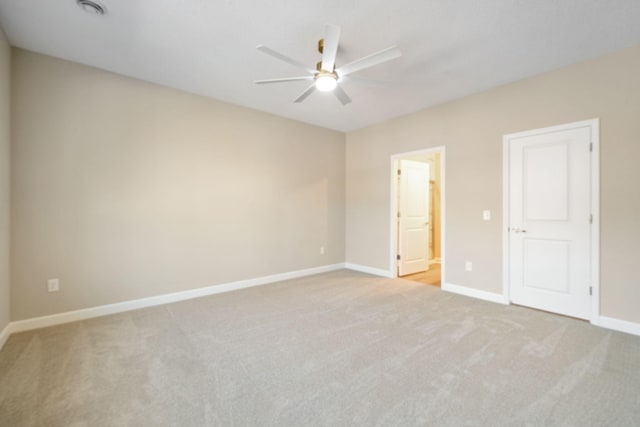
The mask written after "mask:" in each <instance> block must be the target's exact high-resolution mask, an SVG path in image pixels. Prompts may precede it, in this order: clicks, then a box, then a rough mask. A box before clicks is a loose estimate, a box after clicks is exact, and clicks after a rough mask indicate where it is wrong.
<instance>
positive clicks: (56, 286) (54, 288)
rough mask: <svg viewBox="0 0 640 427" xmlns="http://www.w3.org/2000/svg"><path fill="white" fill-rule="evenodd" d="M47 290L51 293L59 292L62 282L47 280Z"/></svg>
mask: <svg viewBox="0 0 640 427" xmlns="http://www.w3.org/2000/svg"><path fill="white" fill-rule="evenodd" d="M47 290H48V291H49V292H58V291H59V290H60V280H59V279H49V280H47Z"/></svg>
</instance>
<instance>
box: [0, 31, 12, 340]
mask: <svg viewBox="0 0 640 427" xmlns="http://www.w3.org/2000/svg"><path fill="white" fill-rule="evenodd" d="M10 74H11V48H10V47H9V43H8V42H7V39H6V37H5V35H4V33H3V32H2V29H1V28H0V332H2V330H3V329H4V328H5V326H7V324H8V323H9V320H10V316H9V314H10V313H9V301H10V289H9V282H10V277H9V237H10V236H9V218H10V214H11V211H10V207H9V201H10V200H9V198H10V196H9V193H10V186H9V178H10V167H9V158H10V155H9V147H10V137H11V134H10V125H9V124H10V117H9V112H10V106H9V103H10V98H11V96H10V94H11V84H10Z"/></svg>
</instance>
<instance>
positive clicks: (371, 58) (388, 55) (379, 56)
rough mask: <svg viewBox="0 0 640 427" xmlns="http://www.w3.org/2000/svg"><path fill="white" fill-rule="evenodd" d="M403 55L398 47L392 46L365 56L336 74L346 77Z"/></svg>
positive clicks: (343, 67) (341, 68) (339, 69)
mask: <svg viewBox="0 0 640 427" xmlns="http://www.w3.org/2000/svg"><path fill="white" fill-rule="evenodd" d="M401 55H402V52H400V49H398V47H397V46H391V47H388V48H386V49H383V50H381V51H379V52H376V53H372V54H371V55H368V56H365V57H364V58H360V59H357V60H355V61H353V62H351V63H349V64H347V65H343V66H342V67H340V68H338V69H337V70H336V73H338V75H339V76H346V75H347V74H351V73H355V72H356V71H360V70H364V69H365V68H369V67H373V66H374V65H378V64H382V63H383V62H387V61H390V60H392V59H395V58H397V57H399V56H401Z"/></svg>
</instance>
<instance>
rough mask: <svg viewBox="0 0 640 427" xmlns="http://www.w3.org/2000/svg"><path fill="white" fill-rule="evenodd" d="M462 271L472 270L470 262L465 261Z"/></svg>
mask: <svg viewBox="0 0 640 427" xmlns="http://www.w3.org/2000/svg"><path fill="white" fill-rule="evenodd" d="M464 269H465V270H467V271H471V270H473V264H471V261H467V262H465V263H464Z"/></svg>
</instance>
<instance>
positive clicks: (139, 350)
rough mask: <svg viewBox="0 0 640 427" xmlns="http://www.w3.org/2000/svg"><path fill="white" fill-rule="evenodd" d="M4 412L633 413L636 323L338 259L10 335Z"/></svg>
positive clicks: (3, 358) (241, 418)
mask: <svg viewBox="0 0 640 427" xmlns="http://www.w3.org/2000/svg"><path fill="white" fill-rule="evenodd" d="M0 424H1V425H2V426H306V425H311V426H316V425H317V426H412V425H433V426H454V425H455V426H462V425H468V426H474V425H477V426H503V425H504V426H524V425H531V426H542V425H545V426H547V425H563V426H604V425H607V426H634V425H640V337H635V336H631V335H626V334H622V333H617V332H611V331H608V330H605V329H600V328H597V327H594V326H591V325H589V324H588V323H585V322H581V321H578V320H574V319H570V318H565V317H561V316H555V315H550V314H546V313H542V312H538V311H534V310H528V309H525V308H522V307H514V306H502V305H498V304H493V303H489V302H484V301H479V300H475V299H471V298H466V297H463V296H458V295H454V294H450V293H446V292H443V291H441V290H440V289H438V288H435V287H431V286H424V285H421V284H418V283H414V282H409V281H406V280H401V279H383V278H377V277H373V276H368V275H364V274H360V273H355V272H350V271H337V272H332V273H327V274H322V275H318V276H313V277H307V278H302V279H296V280H291V281H287V282H281V283H278V284H273V285H267V286H262V287H257V288H252V289H247V290H243V291H237V292H230V293H226V294H220V295H216V296H212V297H207V298H201V299H197V300H191V301H186V302H180V303H175V304H171V305H166V306H160V307H155V308H150V309H144V310H139V311H135V312H128V313H123V314H119V315H114V316H109V317H103V318H98V319H93V320H88V321H82V322H76V323H72V324H68V325H62V326H57V327H52V328H47V329H41V330H37V331H31V332H26V333H22V334H17V335H13V336H12V337H11V338H10V339H9V341H8V342H7V344H6V346H5V348H4V349H3V350H2V351H1V352H0Z"/></svg>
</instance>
